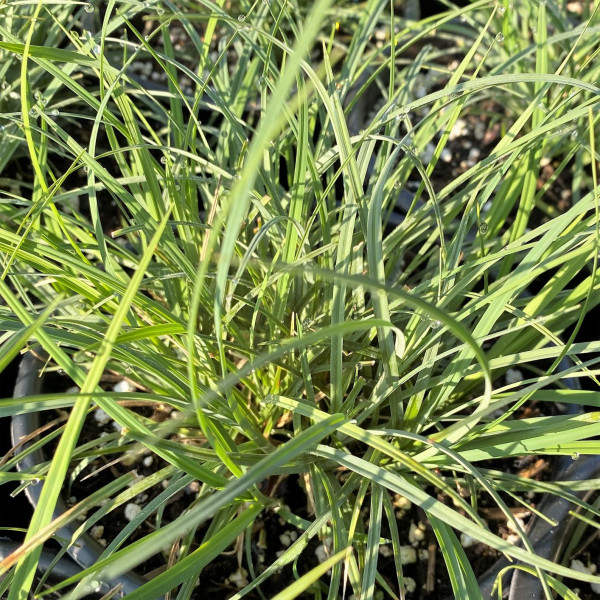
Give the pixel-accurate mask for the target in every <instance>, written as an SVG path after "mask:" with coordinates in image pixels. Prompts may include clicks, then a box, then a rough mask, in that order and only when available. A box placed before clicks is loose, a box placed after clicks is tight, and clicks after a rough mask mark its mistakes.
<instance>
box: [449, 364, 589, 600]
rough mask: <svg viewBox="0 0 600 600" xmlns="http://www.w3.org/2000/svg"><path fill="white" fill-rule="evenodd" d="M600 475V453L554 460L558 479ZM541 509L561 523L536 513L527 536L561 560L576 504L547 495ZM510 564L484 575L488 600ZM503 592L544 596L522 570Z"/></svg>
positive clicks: (513, 599)
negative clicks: (499, 575)
mask: <svg viewBox="0 0 600 600" xmlns="http://www.w3.org/2000/svg"><path fill="white" fill-rule="evenodd" d="M571 364H572V363H571V361H570V360H567V359H563V361H562V362H561V364H560V365H559V369H561V370H565V369H567V368H569V367H570V366H571ZM563 383H565V385H567V386H568V387H569V388H571V389H581V386H580V385H579V381H578V380H577V379H574V378H566V379H564V380H563ZM568 412H569V413H570V414H578V413H581V412H582V411H581V408H580V407H578V406H575V405H568ZM599 475H600V456H595V455H592V456H582V457H581V458H578V459H577V460H574V459H573V458H571V457H568V456H560V457H558V458H557V459H556V461H555V463H554V473H553V480H554V481H583V480H585V479H593V478H595V477H598V476H599ZM582 496H583V494H582ZM537 508H538V510H539V511H540V513H541V514H543V515H545V516H546V517H548V518H549V519H550V520H552V521H554V522H555V523H557V525H556V526H553V525H551V524H550V523H549V522H547V521H546V520H544V519H540V518H539V517H537V516H536V517H534V518H533V520H532V522H531V524H530V526H529V528H528V530H527V537H528V538H529V541H530V542H531V544H532V546H533V548H534V550H535V552H536V554H537V555H538V556H541V557H542V558H546V559H548V560H551V561H553V562H558V561H559V560H560V559H561V557H562V553H563V551H564V544H565V542H566V541H568V539H567V536H565V531H566V530H567V529H568V527H569V511H570V510H572V504H571V503H570V502H568V501H567V500H565V499H564V498H559V497H557V496H553V495H551V494H547V495H546V496H545V497H544V498H543V499H542V501H541V502H540V504H539V506H538V507H537ZM510 564H511V563H509V561H508V560H507V559H505V558H502V559H500V560H498V561H497V562H496V563H495V564H494V565H493V566H492V567H491V568H490V569H489V570H488V571H487V572H486V573H484V574H483V575H482V576H481V577H480V579H479V587H480V589H481V594H482V596H483V597H484V598H485V599H487V598H491V597H492V589H493V587H494V582H495V581H496V578H497V576H498V573H499V572H500V571H501V570H502V569H504V568H505V567H508V566H509V565H510ZM513 564H514V563H513ZM503 591H504V594H503V598H507V599H508V600H530V599H534V598H535V599H537V600H539V599H540V598H543V597H544V594H543V588H542V585H541V583H540V580H539V579H538V578H537V577H533V576H532V575H529V574H528V573H525V572H523V571H521V570H520V569H512V570H509V571H507V573H506V574H505V575H504V577H503ZM494 597H496V596H494ZM448 600H449V599H448Z"/></svg>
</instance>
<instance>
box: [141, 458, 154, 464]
mask: <svg viewBox="0 0 600 600" xmlns="http://www.w3.org/2000/svg"><path fill="white" fill-rule="evenodd" d="M142 462H143V464H144V466H145V467H151V466H152V463H153V462H154V457H152V456H146V458H144V460H143V461H142Z"/></svg>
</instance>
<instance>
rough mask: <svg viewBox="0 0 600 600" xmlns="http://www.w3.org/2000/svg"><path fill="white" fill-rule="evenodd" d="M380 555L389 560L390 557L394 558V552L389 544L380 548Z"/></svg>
mask: <svg viewBox="0 0 600 600" xmlns="http://www.w3.org/2000/svg"><path fill="white" fill-rule="evenodd" d="M379 554H381V556H384V557H385V558H387V557H388V556H393V555H394V551H393V550H392V548H391V547H390V546H388V545H387V544H383V545H382V546H379Z"/></svg>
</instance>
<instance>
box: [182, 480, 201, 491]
mask: <svg viewBox="0 0 600 600" xmlns="http://www.w3.org/2000/svg"><path fill="white" fill-rule="evenodd" d="M199 491H200V482H199V481H192V482H191V483H189V484H188V485H186V486H185V493H186V494H197V493H198V492H199Z"/></svg>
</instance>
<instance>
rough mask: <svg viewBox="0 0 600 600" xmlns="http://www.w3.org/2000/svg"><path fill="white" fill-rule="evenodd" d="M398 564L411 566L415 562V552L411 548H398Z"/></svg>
mask: <svg viewBox="0 0 600 600" xmlns="http://www.w3.org/2000/svg"><path fill="white" fill-rule="evenodd" d="M400 562H401V563H402V564H403V565H411V564H412V563H416V562H417V551H416V550H415V549H414V548H413V547H412V546H400Z"/></svg>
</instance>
